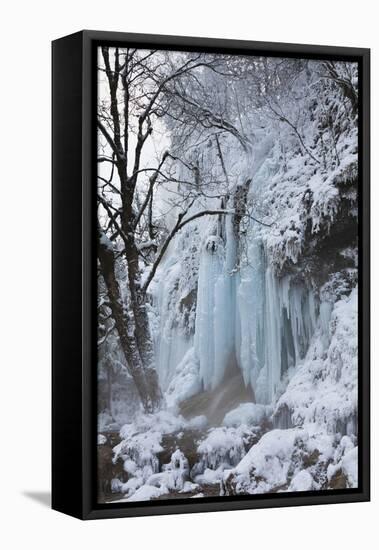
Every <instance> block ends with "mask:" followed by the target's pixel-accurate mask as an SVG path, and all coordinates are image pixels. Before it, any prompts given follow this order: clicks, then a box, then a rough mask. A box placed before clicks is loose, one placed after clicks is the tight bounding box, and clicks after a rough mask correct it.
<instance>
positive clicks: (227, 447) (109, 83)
mask: <svg viewBox="0 0 379 550" xmlns="http://www.w3.org/2000/svg"><path fill="white" fill-rule="evenodd" d="M97 131H98V142H97V143H98V151H97V161H98V172H97V204H98V235H99V239H98V261H97V269H98V299H97V308H98V364H97V374H98V396H97V403H98V439H97V457H98V500H99V502H106V503H113V502H125V503H127V502H131V501H146V500H152V501H154V500H164V499H175V498H176V499H183V498H199V497H217V496H224V497H225V496H231V495H246V494H250V495H254V494H262V493H279V492H297V491H318V490H326V489H329V490H334V489H349V488H354V487H357V485H358V447H357V436H358V434H357V425H358V422H357V399H358V391H357V384H358V365H357V363H358V358H357V355H358V352H357V349H358V321H357V307H358V292H357V280H358V275H357V267H358V254H357V250H358V249H357V236H358V225H357V224H358V219H357V217H358V204H357V187H358V66H357V64H355V63H349V62H343V61H330V60H309V59H308V60H307V59H297V58H279V57H262V56H256V57H254V56H237V55H230V54H220V53H217V54H214V53H198V52H176V51H165V50H154V51H153V50H143V49H135V48H122V47H119V48H115V47H100V48H99V49H98V115H97Z"/></svg>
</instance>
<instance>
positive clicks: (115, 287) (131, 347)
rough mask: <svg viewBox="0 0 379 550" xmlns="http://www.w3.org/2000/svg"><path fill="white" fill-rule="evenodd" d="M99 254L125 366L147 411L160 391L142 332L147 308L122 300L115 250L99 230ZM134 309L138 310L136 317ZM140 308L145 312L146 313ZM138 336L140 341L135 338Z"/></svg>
mask: <svg viewBox="0 0 379 550" xmlns="http://www.w3.org/2000/svg"><path fill="white" fill-rule="evenodd" d="M98 255H99V261H100V266H101V272H102V275H103V277H104V281H105V284H106V287H107V291H108V298H109V302H110V308H111V310H112V316H113V318H114V320H115V324H116V329H117V332H118V335H119V337H120V344H121V348H122V350H123V352H124V355H125V359H126V362H127V367H128V370H129V372H130V374H131V376H132V378H133V380H134V383H135V386H136V388H137V391H138V393H139V395H140V398H141V401H142V405H143V408H144V409H145V411H146V412H153V411H154V410H156V409H157V408H158V407H159V405H160V404H161V399H162V395H161V391H160V388H159V384H158V377H157V374H156V371H155V370H154V368H153V364H152V360H153V356H152V351H153V349H152V343H151V338H150V333H149V331H147V333H146V335H145V334H144V328H145V327H146V324H145V323H146V322H147V321H148V320H147V313H146V308H144V309H142V308H141V307H139V308H138V307H137V308H136V307H134V308H133V307H128V304H127V303H125V301H124V299H123V297H122V294H121V289H120V286H119V283H118V280H117V277H116V273H115V268H116V263H115V253H114V250H113V247H112V244H111V243H110V241H109V239H107V237H105V235H104V233H102V234H101V236H100V239H99V249H98ZM128 271H129V270H128ZM134 298H135V296H134V297H133V293H132V291H131V289H130V300H131V302H132V303H133V301H134ZM135 311H137V317H136V316H135V313H134V312H135ZM141 312H144V315H145V317H143V314H142V313H141ZM147 326H148V324H147ZM137 336H138V337H139V339H140V341H138V339H137ZM145 361H146V362H147V361H148V363H145Z"/></svg>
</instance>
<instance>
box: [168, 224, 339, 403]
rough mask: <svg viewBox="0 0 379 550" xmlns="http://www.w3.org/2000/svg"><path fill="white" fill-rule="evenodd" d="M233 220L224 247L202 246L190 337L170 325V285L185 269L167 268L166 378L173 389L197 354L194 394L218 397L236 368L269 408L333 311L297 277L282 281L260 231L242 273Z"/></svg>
mask: <svg viewBox="0 0 379 550" xmlns="http://www.w3.org/2000/svg"><path fill="white" fill-rule="evenodd" d="M231 219H232V218H231V217H228V218H227V221H226V232H225V233H226V235H225V237H224V239H222V238H221V237H220V236H218V235H210V236H208V237H207V238H205V239H203V241H202V244H201V247H200V252H199V265H198V275H197V294H196V306H195V307H196V310H195V311H196V315H195V321H194V328H193V332H192V334H190V335H186V336H184V335H183V331H182V330H179V329H178V326H177V325H176V324H175V323H172V322H170V323H168V318H169V316H170V293H171V292H172V288H170V285H171V286H172V285H173V280H174V281H177V278H176V277H173V273H176V271H177V270H178V266H177V264H175V263H170V264H169V265H166V273H167V276H166V277H165V280H164V281H162V282H161V284H160V285H159V288H160V290H159V306H160V330H159V334H160V345H159V354H158V362H159V368H158V371H159V376H160V380H161V382H162V385H163V388H164V389H165V388H167V387H168V385H169V384H170V383H171V381H172V380H173V379H174V378H175V376H179V375H180V373H178V369H179V370H180V365H181V364H183V365H187V363H186V361H182V360H183V358H184V357H185V355H186V354H187V352H188V350H190V349H191V348H192V349H193V353H192V355H191V357H192V358H194V359H193V360H194V361H195V363H196V365H197V366H196V369H197V370H196V369H195V370H196V372H197V374H196V376H197V377H198V383H196V384H194V386H193V387H197V388H199V387H202V388H203V389H204V390H206V391H207V390H213V389H214V388H216V387H217V386H218V385H219V384H220V383H221V382H222V381H223V380H224V378H225V376H227V374H228V367H229V365H231V364H233V365H234V364H237V366H238V368H239V369H240V371H241V373H242V376H243V381H244V383H245V386H250V387H251V388H252V390H253V393H254V395H255V399H256V402H257V403H263V404H270V403H272V402H273V401H274V400H275V397H276V396H277V394H278V392H279V391H280V390H281V388H282V381H283V380H284V379H285V378H286V377H287V378H288V376H289V375H290V374H291V372H292V369H293V368H294V367H295V366H296V365H297V364H299V362H300V361H301V360H302V359H303V358H304V356H305V354H306V352H307V350H308V347H309V344H310V341H311V338H312V336H313V334H314V332H315V330H316V328H317V327H319V328H320V330H321V333H325V335H327V333H328V322H329V318H330V311H331V305H330V304H328V303H321V304H320V303H319V298H318V296H317V295H315V294H314V292H313V290H312V289H309V288H307V287H306V285H305V284H304V283H303V282H302V281H301V280H299V276H298V275H297V277H296V279H295V278H294V277H293V276H291V275H286V276H284V277H281V278H278V277H277V275H276V274H275V272H274V271H273V269H272V268H271V267H270V265H269V263H268V261H267V258H266V254H265V250H264V246H263V244H262V239H261V237H260V236H259V235H260V233H259V232H258V231H257V232H256V235H252V236H251V238H249V244H248V250H247V256H248V262H245V263H244V264H243V265H241V266H236V242H235V236H234V233H233V228H232V224H231V221H230V220H231ZM176 261H178V260H176ZM181 276H183V273H182V275H181ZM175 284H176V285H177V282H175ZM325 337H326V338H327V336H325ZM191 361H192V359H191ZM186 368H188V366H186ZM193 372H194V368H193V365H192V366H191V373H193Z"/></svg>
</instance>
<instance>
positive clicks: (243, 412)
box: [222, 403, 272, 428]
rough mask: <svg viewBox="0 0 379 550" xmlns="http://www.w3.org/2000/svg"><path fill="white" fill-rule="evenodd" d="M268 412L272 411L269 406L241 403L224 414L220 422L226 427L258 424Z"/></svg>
mask: <svg viewBox="0 0 379 550" xmlns="http://www.w3.org/2000/svg"><path fill="white" fill-rule="evenodd" d="M270 412H272V411H271V409H270V407H267V406H266V405H257V404H256V403H242V404H241V405H239V406H238V407H237V408H235V409H233V410H232V411H230V412H228V413H227V414H226V415H225V417H224V420H223V421H222V424H223V425H224V426H226V427H227V428H238V426H241V425H246V426H259V425H260V424H261V423H262V422H263V420H264V419H265V418H267V417H268V416H269V415H270Z"/></svg>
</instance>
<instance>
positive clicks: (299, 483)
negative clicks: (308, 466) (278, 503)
mask: <svg viewBox="0 0 379 550" xmlns="http://www.w3.org/2000/svg"><path fill="white" fill-rule="evenodd" d="M313 486H314V483H313V478H312V476H311V474H310V473H309V472H308V471H307V470H301V471H300V472H298V473H297V474H296V475H295V476H294V477H293V478H292V481H291V483H290V486H289V488H288V491H289V492H293V491H311V490H312V489H313Z"/></svg>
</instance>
